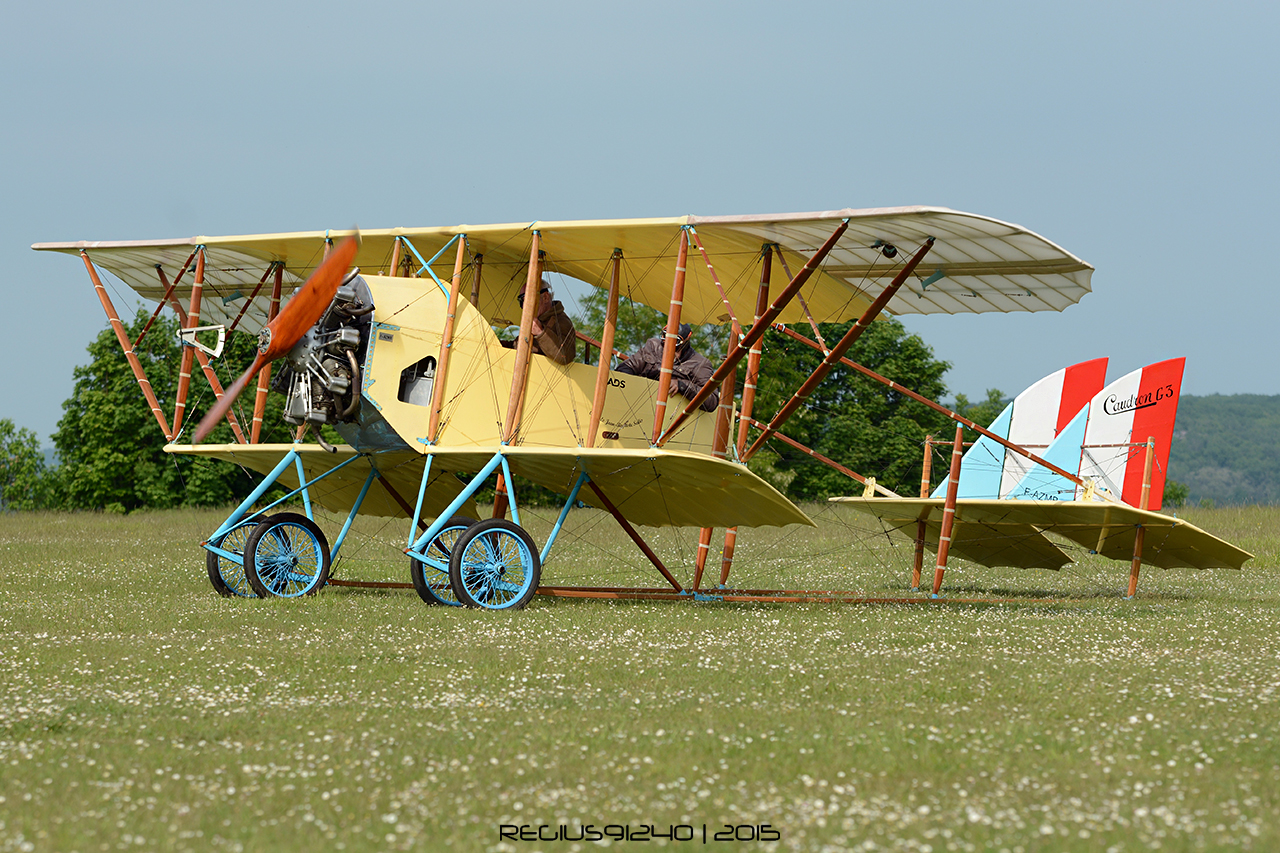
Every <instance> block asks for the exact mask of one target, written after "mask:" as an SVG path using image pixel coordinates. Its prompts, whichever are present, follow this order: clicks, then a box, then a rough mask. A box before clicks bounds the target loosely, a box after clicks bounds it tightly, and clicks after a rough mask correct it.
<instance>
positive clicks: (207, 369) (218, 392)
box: [156, 264, 248, 444]
mask: <svg viewBox="0 0 1280 853" xmlns="http://www.w3.org/2000/svg"><path fill="white" fill-rule="evenodd" d="M156 275H158V276H159V277H160V283H161V284H165V283H166V281H165V274H164V269H163V268H162V267H161V266H160V265H159V264H156ZM169 294H170V295H169V305H170V307H171V308H173V313H175V314H177V315H178V323H179V325H182V326H186V325H187V314H186V312H185V311H183V310H182V303H181V302H179V301H178V300H177V297H175V296H173V291H172V289H170V291H169ZM182 346H183V349H184V350H187V349H190V350H194V351H195V357H196V360H197V361H199V362H200V369H201V370H202V371H204V378H205V379H206V380H208V382H209V387H210V388H211V389H213V396H214V399H216V400H221V399H222V395H223V393H224V392H223V388H222V382H220V381H219V380H218V374H217V373H215V372H214V369H213V365H212V364H210V363H209V356H207V355H205V354H204V352H202V351H201V350H199V349H196V348H195V347H189V346H187V345H186V344H185V343H184V344H183V345H182ZM227 423H228V424H230V425H231V431H232V432H233V433H234V434H235V437H236V441H237V442H238V443H239V444H247V443H248V442H247V441H246V440H245V437H244V431H243V430H242V429H241V428H240V421H239V420H237V419H236V416H235V413H234V412H232V411H231V410H230V409H228V410H227ZM176 437H177V436H176V435H175V438H176Z"/></svg>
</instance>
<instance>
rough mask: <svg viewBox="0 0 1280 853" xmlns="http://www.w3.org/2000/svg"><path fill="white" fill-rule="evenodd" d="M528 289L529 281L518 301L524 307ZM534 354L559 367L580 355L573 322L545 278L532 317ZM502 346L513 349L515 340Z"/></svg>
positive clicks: (522, 289)
mask: <svg viewBox="0 0 1280 853" xmlns="http://www.w3.org/2000/svg"><path fill="white" fill-rule="evenodd" d="M528 287H529V283H528V281H526V282H525V285H524V287H522V288H521V289H520V295H519V296H517V297H516V301H517V302H519V303H520V307H521V308H524V297H525V293H526V292H527V289H528ZM532 331H533V345H532V351H533V352H536V353H538V354H539V355H545V356H546V357H547V358H549V359H551V360H552V361H554V362H556V363H557V364H568V363H569V362H571V361H573V359H574V356H576V355H577V353H578V339H577V336H576V334H575V333H574V328H573V321H572V320H570V319H569V315H568V314H566V313H564V306H563V305H561V304H560V302H559V301H556V300H555V291H553V290H552V289H551V283H550V282H549V281H547V280H546V279H545V278H544V279H543V280H542V286H541V287H540V288H539V289H538V305H537V307H536V308H535V309H534V314H533V329H532ZM502 345H503V346H505V347H514V346H515V341H504V342H503V344H502Z"/></svg>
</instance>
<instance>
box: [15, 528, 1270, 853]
mask: <svg viewBox="0 0 1280 853" xmlns="http://www.w3.org/2000/svg"><path fill="white" fill-rule="evenodd" d="M815 512H816V513H817V515H818V517H819V521H820V526H819V527H818V528H817V529H799V528H792V529H787V530H782V531H772V530H752V531H745V532H744V535H743V539H742V540H741V544H740V551H739V554H740V557H741V559H740V561H739V563H738V565H737V566H736V567H735V574H734V577H735V578H739V577H740V578H741V579H742V580H743V581H744V582H745V583H750V584H755V583H761V584H764V583H781V584H793V583H794V584H799V583H804V584H806V585H814V586H831V587H836V588H841V589H850V590H862V591H865V592H868V593H872V594H887V595H892V596H906V595H907V590H906V587H907V586H908V573H909V565H910V550H909V548H908V547H906V546H903V545H900V544H899V545H892V544H890V543H888V542H887V541H886V540H885V539H884V537H883V536H878V535H876V534H875V532H874V531H867V530H858V529H855V528H852V527H850V526H849V525H850V524H853V523H854V522H855V520H854V519H852V518H851V517H850V516H851V514H848V515H842V514H841V513H840V511H839V510H835V509H831V508H828V507H819V508H815ZM548 514H549V511H546V512H541V515H544V516H545V515H548ZM1186 517H1188V519H1189V520H1191V521H1193V522H1194V523H1197V524H1199V525H1200V526H1202V527H1204V528H1206V529H1208V530H1211V531H1213V532H1215V533H1218V534H1219V535H1223V536H1224V537H1226V538H1228V539H1231V540H1232V541H1234V542H1236V543H1237V544H1239V545H1241V546H1242V547H1244V548H1246V549H1249V550H1251V551H1253V552H1254V553H1256V554H1257V555H1258V557H1257V559H1255V560H1254V561H1253V562H1252V563H1250V564H1249V566H1248V567H1246V569H1245V570H1244V571H1243V572H1230V571H1215V572H1194V571H1190V570H1175V571H1167V572H1166V571H1161V570H1158V569H1149V570H1146V571H1144V573H1143V577H1142V581H1141V584H1140V586H1139V593H1138V598H1137V600H1135V601H1124V600H1123V599H1122V598H1121V595H1122V592H1123V588H1124V585H1125V583H1126V582H1127V578H1128V566H1127V565H1126V564H1118V563H1108V562H1105V561H1099V560H1096V559H1094V558H1085V559H1082V560H1081V562H1080V563H1079V564H1077V566H1076V567H1074V568H1072V569H1069V570H1064V571H1063V572H1058V573H1053V572H1034V573H1033V572H1017V571H1011V570H989V569H978V568H974V567H966V566H962V565H958V566H956V567H955V568H954V569H953V570H952V571H951V572H949V573H948V576H947V588H948V589H949V590H951V591H952V592H955V593H959V592H964V593H966V594H968V593H973V594H981V595H985V594H992V595H998V596H1001V597H1006V598H1012V599H1025V601H1024V602H1022V603H1014V604H1001V605H943V606H936V605H924V606H862V605H814V604H808V605H732V604H690V603H660V602H614V603H610V602H600V601H570V600H551V599H545V598H535V599H534V602H533V604H532V605H531V606H530V607H529V608H528V609H527V610H524V611H521V612H517V613H487V612H468V611H462V610H460V609H456V608H444V607H427V606H425V605H423V604H422V603H421V602H420V601H419V600H418V598H417V596H416V595H414V593H413V592H412V591H408V592H381V593H377V592H374V593H371V592H362V591H352V590H342V589H333V588H331V589H328V590H326V591H324V592H322V593H321V594H320V595H318V596H316V597H314V598H311V599H308V600H305V601H281V600H272V601H257V600H252V601H251V600H226V599H222V598H220V597H218V596H217V595H216V594H214V593H213V591H212V589H211V588H210V586H209V584H208V582H207V580H206V578H205V570H204V560H203V556H202V553H201V552H200V551H199V550H198V548H197V546H196V543H198V542H199V540H200V539H202V538H203V537H204V536H205V535H207V534H208V533H209V532H210V531H211V530H212V529H213V528H214V527H215V526H216V525H217V523H218V521H219V520H220V518H221V514H219V513H213V512H207V513H206V512H170V513H153V514H146V513H143V514H135V515H131V516H127V517H118V516H101V515H6V516H0V851H10V850H56V851H94V850H117V849H125V848H133V849H169V850H193V851H194V850H241V849H244V850H265V849H272V850H274V849H281V850H320V849H346V850H374V849H379V850H380V849H439V848H442V847H445V846H448V847H449V848H450V849H456V850H528V851H532V850H572V849H587V848H588V847H591V846H593V845H591V844H589V843H586V842H583V843H576V844H575V843H572V842H567V841H565V842H560V841H557V842H548V843H539V842H529V841H510V840H503V839H501V838H500V837H499V826H500V825H502V824H540V823H542V824H550V825H553V826H554V825H558V824H562V823H563V824H566V825H568V826H569V827H570V830H569V831H570V832H571V833H573V834H576V833H577V832H578V828H579V825H580V824H595V825H596V826H597V827H603V826H604V825H606V824H626V825H630V826H632V827H638V826H640V825H641V824H656V825H658V826H659V827H662V826H667V825H671V824H681V823H684V824H690V825H694V826H695V827H697V828H698V829H697V831H698V833H699V836H698V838H699V840H698V841H697V843H690V842H685V843H683V844H678V843H677V844H671V845H668V846H671V847H675V848H677V849H679V848H693V847H695V846H696V847H701V846H702V845H701V842H700V831H701V826H702V825H703V824H706V825H707V827H708V832H709V833H714V832H715V831H716V830H717V829H719V828H721V827H722V826H723V825H724V824H732V825H741V824H751V825H758V824H765V823H767V824H770V825H771V826H772V827H774V828H776V829H777V831H778V832H779V833H780V834H781V840H780V841H778V842H774V843H765V844H761V843H754V844H748V843H743V842H734V843H725V844H721V845H715V844H710V845H708V846H710V847H716V846H720V847H724V848H726V849H728V848H731V849H743V848H744V847H745V848H747V849H751V848H760V849H780V850H815V849H832V850H841V849H849V850H855V849H856V850H880V849H889V850H917V851H921V850H930V851H941V850H953V849H954V850H986V849H993V850H1000V849H1008V850H1023V851H1031V850H1082V851H1083V850H1088V851H1093V850H1106V849H1122V850H1133V849H1143V848H1146V847H1152V846H1157V845H1158V846H1160V848H1161V849H1164V850H1184V849H1186V850H1201V849H1223V848H1241V849H1253V850H1269V849H1276V848H1277V846H1280V749H1277V740H1276V738H1277V735H1276V732H1277V731H1280V703H1278V702H1277V699H1278V696H1277V691H1280V653H1278V652H1277V649H1280V576H1277V572H1276V571H1275V570H1276V568H1277V566H1278V565H1280V536H1277V535H1276V534H1275V533H1274V532H1273V531H1275V530H1276V528H1277V523H1278V522H1280V509H1269V508H1263V509H1259V508H1246V509H1219V510H1199V511H1195V512H1191V511H1188V512H1187V513H1186ZM525 520H526V523H527V524H528V526H529V527H530V528H531V530H532V532H533V534H534V537H535V539H536V540H537V541H538V542H539V543H541V542H542V541H543V540H544V538H545V536H546V531H547V530H548V529H549V519H548V518H545V517H541V518H534V517H532V514H531V513H530V514H527V515H526V519H525ZM322 526H323V527H324V528H325V529H326V531H327V532H329V533H330V534H331V535H332V534H333V533H334V532H335V531H336V530H337V524H336V523H333V522H332V521H330V522H326V523H325V524H323V525H322ZM646 532H647V533H651V534H653V535H654V537H655V539H656V541H657V542H658V544H659V550H660V553H662V554H663V556H664V558H666V559H669V560H670V561H671V563H672V564H673V565H679V566H681V568H680V569H679V575H680V576H681V577H687V575H688V568H687V567H688V563H689V561H690V560H691V558H692V554H693V547H692V541H691V540H692V539H693V538H694V536H695V534H693V533H692V532H691V531H683V532H679V533H676V532H672V531H646ZM404 533H405V530H404V523H403V522H396V523H394V524H391V525H383V524H382V523H381V522H379V521H378V520H376V519H373V520H366V519H362V520H361V522H360V523H359V524H358V525H357V530H356V534H355V536H354V538H353V540H352V542H351V545H350V548H349V551H348V556H347V558H346V559H344V561H343V562H342V564H341V565H339V566H338V571H339V572H340V574H341V575H342V576H344V577H349V578H367V579H381V580H404V579H406V575H407V572H406V571H405V569H406V567H407V559H406V558H404V557H403V556H402V555H400V552H399V551H398V550H397V547H402V543H400V537H402V536H403V535H404ZM567 534H568V538H567V539H566V541H565V543H564V547H563V550H561V551H560V555H559V556H558V557H557V558H556V559H555V560H553V561H552V562H551V563H550V564H549V565H548V566H547V568H546V573H545V576H544V580H545V581H547V582H565V583H620V584H631V583H645V584H654V583H655V578H656V577H657V576H656V573H654V572H653V571H652V569H647V568H645V566H644V564H643V561H642V558H639V557H638V556H637V555H636V554H635V552H634V550H633V549H631V548H630V546H629V545H628V544H627V543H625V541H624V540H623V537H622V534H621V532H620V531H619V530H618V529H617V528H616V526H615V525H614V524H613V522H612V521H609V520H608V519H607V518H603V517H602V516H601V515H600V514H599V513H596V512H594V511H588V510H582V511H575V513H574V514H573V515H572V516H571V518H570V524H569V530H568V532H567ZM718 546H719V540H718V539H717V540H716V542H715V545H714V546H713V548H714V550H715V551H716V552H718ZM713 562H714V561H713ZM1045 596H1050V597H1053V598H1054V599H1056V601H1055V603H1051V604H1041V603H1035V602H1034V601H1033V600H1034V599H1037V598H1041V597H1045ZM709 837H710V836H709ZM615 846H618V845H615ZM621 846H622V847H624V848H626V849H636V848H641V849H643V848H644V847H646V846H655V845H653V844H652V843H650V844H640V843H637V842H632V843H630V844H623V845H621Z"/></svg>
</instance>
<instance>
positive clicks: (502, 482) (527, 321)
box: [493, 231, 542, 518]
mask: <svg viewBox="0 0 1280 853" xmlns="http://www.w3.org/2000/svg"><path fill="white" fill-rule="evenodd" d="M541 243H542V232H540V231H534V232H533V239H532V241H531V243H530V246H529V275H528V278H527V279H526V280H525V286H524V290H525V300H524V305H523V306H522V307H521V309H520V336H519V337H518V338H517V339H516V363H515V367H514V369H513V370H512V371H511V394H510V396H509V397H508V398H507V417H506V419H505V420H504V421H503V438H502V443H503V444H504V445H505V444H510V443H511V442H512V440H514V439H515V436H516V433H517V432H518V431H519V428H520V412H521V409H522V408H523V407H524V392H525V380H526V379H527V378H528V375H529V357H530V354H531V353H532V352H533V318H534V314H535V312H536V311H537V310H538V301H539V300H538V295H539V294H538V291H539V290H540V289H541V288H542V246H541ZM508 487H509V484H508V483H507V482H506V478H505V477H504V476H503V475H502V474H501V473H499V474H498V482H497V486H496V487H495V488H494V491H493V517H494V518H506V517H507V504H508V499H507V489H508Z"/></svg>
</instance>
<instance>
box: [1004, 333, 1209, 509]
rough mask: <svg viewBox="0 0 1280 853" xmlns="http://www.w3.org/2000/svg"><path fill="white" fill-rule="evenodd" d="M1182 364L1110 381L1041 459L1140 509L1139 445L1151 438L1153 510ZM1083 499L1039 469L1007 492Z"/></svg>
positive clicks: (1160, 492)
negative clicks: (1152, 444)
mask: <svg viewBox="0 0 1280 853" xmlns="http://www.w3.org/2000/svg"><path fill="white" fill-rule="evenodd" d="M1185 364H1186V359H1184V358H1175V359H1170V360H1169V361H1161V362H1158V363H1156V364H1151V365H1148V366H1146V367H1144V368H1141V369H1140V370H1135V371H1133V372H1132V373H1128V374H1126V375H1124V376H1122V377H1120V378H1119V379H1117V380H1116V381H1114V382H1112V383H1111V384H1110V385H1108V386H1107V387H1106V388H1103V389H1102V390H1101V391H1099V392H1098V393H1097V394H1095V395H1094V396H1093V399H1091V400H1090V401H1089V404H1088V405H1087V406H1086V407H1085V408H1084V409H1082V410H1081V412H1080V414H1078V415H1077V416H1076V418H1075V419H1074V420H1073V421H1072V422H1071V423H1070V424H1069V425H1068V426H1067V427H1066V428H1065V429H1064V430H1063V431H1062V432H1061V433H1060V434H1059V435H1058V438H1056V439H1055V440H1054V442H1053V444H1052V445H1050V447H1049V449H1048V450H1047V451H1045V453H1044V454H1042V455H1043V456H1044V458H1045V459H1046V460H1048V461H1049V462H1052V463H1053V464H1054V465H1057V466H1059V467H1060V468H1063V469H1064V470H1067V471H1070V472H1071V473H1073V474H1076V475H1077V476H1079V477H1081V478H1082V479H1086V480H1092V481H1094V482H1095V483H1096V484H1097V486H1098V487H1099V488H1103V489H1106V490H1107V491H1109V492H1111V493H1112V494H1113V495H1115V496H1116V497H1117V498H1119V499H1120V500H1122V501H1124V502H1125V503H1127V504H1129V505H1130V506H1139V503H1140V502H1141V499H1142V473H1143V468H1144V467H1145V461H1146V450H1145V448H1144V447H1142V446H1141V445H1142V444H1145V443H1146V440H1147V439H1148V438H1154V439H1155V442H1156V447H1155V450H1156V456H1155V464H1154V465H1153V466H1152V469H1151V494H1150V497H1149V498H1148V500H1147V507H1157V508H1158V507H1159V506H1160V505H1161V503H1162V502H1163V500H1164V480H1165V472H1166V470H1167V469H1168V467H1169V444H1170V442H1171V441H1172V440H1173V424H1174V420H1175V419H1176V417H1177V414H1178V395H1179V393H1180V392H1181V390H1182V369H1183V367H1184V365H1185ZM1083 496H1084V493H1083V489H1081V488H1080V487H1078V486H1075V485H1074V484H1072V483H1071V482H1069V481H1068V480H1066V479H1065V478H1063V477H1061V476H1059V475H1057V474H1053V473H1051V472H1049V471H1047V470H1045V469H1044V468H1042V467H1040V466H1039V465H1036V466H1034V467H1033V468H1032V469H1031V470H1030V471H1028V472H1027V474H1026V476H1024V477H1023V478H1022V479H1021V480H1020V481H1019V482H1018V485H1017V486H1016V487H1015V488H1014V489H1013V490H1012V491H1011V492H1010V493H1009V497H1011V498H1019V499H1029V500H1070V499H1076V500H1079V499H1081V498H1082V497H1083ZM1139 508H1140V509H1141V508H1144V507H1139Z"/></svg>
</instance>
